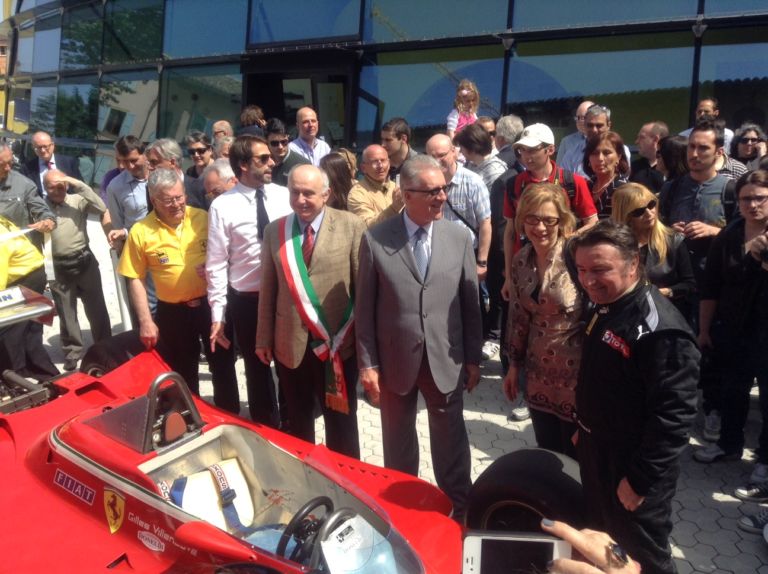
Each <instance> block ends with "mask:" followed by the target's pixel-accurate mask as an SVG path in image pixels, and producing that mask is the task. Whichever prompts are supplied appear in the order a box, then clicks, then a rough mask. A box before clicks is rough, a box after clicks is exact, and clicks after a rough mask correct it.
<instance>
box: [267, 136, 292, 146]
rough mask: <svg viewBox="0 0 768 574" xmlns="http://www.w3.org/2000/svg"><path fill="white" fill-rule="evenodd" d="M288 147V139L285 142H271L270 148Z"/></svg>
mask: <svg viewBox="0 0 768 574" xmlns="http://www.w3.org/2000/svg"><path fill="white" fill-rule="evenodd" d="M287 145H288V138H286V139H284V140H272V141H271V142H269V147H285V146H287Z"/></svg>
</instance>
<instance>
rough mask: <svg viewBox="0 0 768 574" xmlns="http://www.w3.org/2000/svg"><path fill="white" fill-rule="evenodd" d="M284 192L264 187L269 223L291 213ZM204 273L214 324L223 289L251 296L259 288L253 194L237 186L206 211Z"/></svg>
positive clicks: (222, 303) (224, 298)
mask: <svg viewBox="0 0 768 574" xmlns="http://www.w3.org/2000/svg"><path fill="white" fill-rule="evenodd" d="M288 198H289V195H288V189H287V188H285V187H282V186H280V185H277V184H274V183H269V184H267V185H265V186H264V207H265V208H266V210H267V215H268V216H269V220H270V221H275V220H276V219H279V218H280V217H283V216H284V215H288V214H289V213H291V206H290V203H289V201H288ZM207 251H208V254H207V257H206V263H205V271H206V275H207V277H208V302H209V303H210V304H211V315H212V319H213V321H214V322H219V321H222V320H223V317H224V312H225V310H226V307H227V286H228V285H229V286H231V287H232V288H233V289H235V290H236V291H246V292H253V291H258V290H259V289H260V287H261V240H260V239H259V235H258V226H257V224H256V190H255V189H253V188H250V187H246V186H245V185H243V184H242V183H238V184H237V185H236V186H235V187H233V188H232V189H230V190H229V191H225V192H224V193H222V194H221V195H220V196H219V197H217V198H216V199H214V200H213V202H212V203H211V207H210V209H209V211H208V247H207Z"/></svg>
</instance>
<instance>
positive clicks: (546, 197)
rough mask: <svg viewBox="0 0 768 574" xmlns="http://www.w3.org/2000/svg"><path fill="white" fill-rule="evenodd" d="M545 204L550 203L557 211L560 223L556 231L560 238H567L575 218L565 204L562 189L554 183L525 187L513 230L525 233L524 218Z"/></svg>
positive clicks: (571, 230) (574, 225)
mask: <svg viewBox="0 0 768 574" xmlns="http://www.w3.org/2000/svg"><path fill="white" fill-rule="evenodd" d="M545 203H552V204H553V205H554V206H555V209H556V210H557V216H558V217H559V218H560V222H559V223H558V224H557V229H558V232H559V235H560V237H568V236H569V235H570V234H571V233H573V230H574V229H576V217H575V216H574V215H573V213H572V212H571V210H570V208H569V207H568V204H567V203H566V194H565V191H564V190H563V188H562V187H560V186H559V185H557V184H556V183H533V184H531V185H529V186H527V187H526V188H525V189H524V190H523V193H522V195H521V196H520V201H519V202H518V204H517V214H516V215H515V229H516V230H517V233H518V234H520V235H523V234H524V233H525V223H524V221H523V220H524V219H525V217H526V216H527V215H528V214H530V213H532V212H534V211H536V210H537V209H538V208H539V207H541V206H542V205H544V204H545Z"/></svg>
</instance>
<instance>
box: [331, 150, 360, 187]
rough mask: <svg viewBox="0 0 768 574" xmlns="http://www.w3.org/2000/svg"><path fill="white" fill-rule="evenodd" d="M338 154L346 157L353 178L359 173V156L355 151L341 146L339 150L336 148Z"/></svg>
mask: <svg viewBox="0 0 768 574" xmlns="http://www.w3.org/2000/svg"><path fill="white" fill-rule="evenodd" d="M334 151H335V152H336V153H337V154H339V155H340V156H341V157H343V158H344V160H345V161H346V162H347V165H348V166H349V171H350V173H351V174H352V178H353V179H354V177H355V176H356V175H357V156H356V155H355V153H354V152H353V151H350V150H348V149H347V148H345V147H340V148H339V149H337V150H334Z"/></svg>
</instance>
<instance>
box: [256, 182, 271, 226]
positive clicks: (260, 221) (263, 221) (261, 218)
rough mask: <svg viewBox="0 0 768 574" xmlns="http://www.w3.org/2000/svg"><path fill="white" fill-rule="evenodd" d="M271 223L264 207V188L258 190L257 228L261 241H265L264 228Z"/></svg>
mask: <svg viewBox="0 0 768 574" xmlns="http://www.w3.org/2000/svg"><path fill="white" fill-rule="evenodd" d="M268 223H269V215H267V208H266V207H264V188H263V187H260V188H259V189H257V190H256V226H257V227H258V230H259V239H264V228H265V227H266V226H267V224H268Z"/></svg>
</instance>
